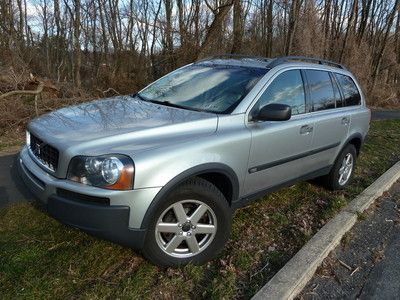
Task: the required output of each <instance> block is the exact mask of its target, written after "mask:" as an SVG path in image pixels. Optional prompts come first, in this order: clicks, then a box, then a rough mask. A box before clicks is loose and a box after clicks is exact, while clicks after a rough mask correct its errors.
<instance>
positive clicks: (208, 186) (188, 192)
mask: <svg viewBox="0 0 400 300" xmlns="http://www.w3.org/2000/svg"><path fill="white" fill-rule="evenodd" d="M182 208H183V210H182ZM154 211H155V213H154V214H153V216H152V219H151V220H150V223H149V227H148V229H147V233H146V239H145V242H144V247H143V250H142V253H143V255H144V256H145V257H146V258H147V259H148V260H150V261H151V262H152V263H154V264H156V265H159V266H165V267H168V266H180V265H185V264H188V263H193V264H202V263H205V262H207V261H209V260H211V259H212V258H213V257H215V256H216V255H217V254H218V253H219V252H220V251H221V250H222V249H223V247H224V245H225V243H226V241H227V240H228V238H229V235H230V230H231V220H232V211H231V208H230V207H229V205H228V201H227V200H226V199H225V197H224V195H223V194H222V193H221V191H220V190H219V189H218V188H217V187H216V186H214V185H213V184H212V183H210V182H208V181H206V180H204V179H202V178H199V177H195V178H193V179H189V180H187V181H186V182H184V183H182V184H181V185H179V186H178V187H177V188H176V189H174V190H173V191H172V192H171V193H170V194H169V195H168V196H167V197H166V198H165V199H163V201H160V203H159V204H158V205H157V206H156V207H155V210H154ZM195 212H196V213H195ZM183 214H184V215H183ZM199 218H200V219H199ZM197 219H199V220H197ZM204 232H207V233H204ZM196 244H197V246H196ZM176 245H177V246H176Z"/></svg>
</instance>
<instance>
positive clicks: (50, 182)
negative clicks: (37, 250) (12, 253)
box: [18, 147, 161, 249]
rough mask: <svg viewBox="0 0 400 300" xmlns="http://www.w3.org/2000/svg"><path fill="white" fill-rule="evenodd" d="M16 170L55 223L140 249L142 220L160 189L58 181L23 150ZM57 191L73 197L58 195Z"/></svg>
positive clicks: (142, 234) (143, 232)
mask: <svg viewBox="0 0 400 300" xmlns="http://www.w3.org/2000/svg"><path fill="white" fill-rule="evenodd" d="M18 169H19V173H20V175H21V178H22V180H23V181H24V183H25V184H26V186H27V187H28V188H29V190H30V191H31V192H32V193H33V194H34V195H35V196H36V197H37V198H38V199H39V200H40V202H42V203H43V204H44V205H45V206H46V207H47V210H48V212H49V214H50V215H51V216H53V217H54V218H55V219H57V220H59V221H61V222H62V223H65V224H68V225H71V226H73V227H77V228H80V229H82V230H84V231H87V232H89V233H91V234H93V235H95V236H98V237H101V238H104V239H107V240H111V241H114V242H117V243H119V244H123V245H126V246H129V247H132V248H135V249H140V248H141V247H142V245H143V241H144V236H145V228H141V225H142V220H143V217H144V215H145V213H146V211H147V209H148V207H149V206H150V204H151V202H152V200H153V199H154V197H155V196H156V194H157V193H158V192H159V190H160V189H161V188H148V189H140V190H131V191H113V190H105V189H101V188H96V187H91V186H86V185H83V184H79V183H75V182H72V181H69V180H65V179H58V178H55V177H53V176H51V175H50V174H48V173H46V172H45V171H44V170H43V169H42V168H40V167H39V166H38V165H37V164H36V163H35V162H34V161H33V160H32V158H31V157H30V154H29V153H28V150H27V148H26V147H25V148H24V149H23V150H22V151H21V153H20V157H19V160H18ZM60 190H63V191H70V192H72V193H59V191H60ZM74 195H83V196H88V197H93V198H95V197H97V198H102V199H107V200H109V204H98V203H93V202H91V201H83V200H82V197H75V196H74Z"/></svg>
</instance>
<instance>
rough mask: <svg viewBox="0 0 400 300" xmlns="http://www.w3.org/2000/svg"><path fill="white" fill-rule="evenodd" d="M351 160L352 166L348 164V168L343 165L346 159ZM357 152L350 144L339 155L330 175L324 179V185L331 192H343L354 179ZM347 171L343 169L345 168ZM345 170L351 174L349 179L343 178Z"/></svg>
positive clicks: (348, 176)
mask: <svg viewBox="0 0 400 300" xmlns="http://www.w3.org/2000/svg"><path fill="white" fill-rule="evenodd" d="M349 157H350V159H351V166H349V164H347V165H346V166H347V167H348V168H347V169H346V167H345V166H344V165H343V164H344V160H345V159H349ZM356 158H357V151H356V148H355V147H354V146H353V145H352V144H348V145H347V146H346V147H344V148H343V150H342V151H341V152H340V153H339V155H338V157H337V158H336V160H335V163H334V165H333V167H332V169H331V171H330V172H329V174H328V175H327V176H326V177H325V178H324V181H323V183H324V185H325V187H327V188H328V189H330V190H342V189H344V188H345V187H346V186H347V185H348V184H349V182H350V181H351V179H352V178H353V174H354V168H355V165H356ZM342 167H343V168H345V169H343V168H342ZM344 170H348V172H349V174H348V175H347V178H343V177H342V178H341V175H342V173H343V171H344ZM341 179H342V180H341Z"/></svg>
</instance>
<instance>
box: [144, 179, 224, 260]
mask: <svg viewBox="0 0 400 300" xmlns="http://www.w3.org/2000/svg"><path fill="white" fill-rule="evenodd" d="M181 200H198V201H201V202H203V203H205V204H207V205H208V206H209V207H210V208H211V209H212V210H213V211H214V214H215V216H216V219H217V232H216V235H215V236H214V239H213V240H212V242H211V243H210V245H208V247H207V248H206V249H204V250H203V251H201V252H200V253H199V254H197V255H195V256H192V257H188V258H177V257H173V256H169V255H167V254H166V253H165V252H164V251H163V250H162V249H160V247H159V245H158V243H157V241H156V237H155V227H156V224H157V221H158V219H159V217H160V216H161V214H162V213H163V212H164V211H165V210H166V209H167V208H168V207H170V206H171V205H172V204H174V203H175V202H178V201H181ZM231 219H232V212H231V208H230V207H229V205H228V203H227V201H226V199H225V197H224V196H223V195H222V193H221V192H220V191H219V190H218V189H217V188H216V187H215V186H214V185H212V184H211V183H209V182H208V181H206V180H202V179H200V180H197V179H196V180H193V181H192V180H191V181H187V182H185V183H183V184H181V185H180V186H179V187H178V188H176V189H175V190H173V191H172V192H171V193H169V194H168V195H167V196H166V197H165V198H164V199H161V200H160V201H159V203H158V204H157V206H156V208H155V210H154V214H153V215H152V216H151V221H150V222H149V227H148V229H147V233H146V239H145V244H144V248H143V254H144V255H145V256H146V257H147V258H148V259H150V260H151V261H152V262H154V263H155V264H157V265H161V266H177V265H184V264H187V263H193V264H201V263H203V262H206V261H208V260H210V259H211V258H213V257H214V256H215V255H216V254H217V253H218V252H219V250H221V249H222V248H223V246H224V244H225V242H226V240H227V239H228V238H229V234H230V228H231Z"/></svg>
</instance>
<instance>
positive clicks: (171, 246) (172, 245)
mask: <svg viewBox="0 0 400 300" xmlns="http://www.w3.org/2000/svg"><path fill="white" fill-rule="evenodd" d="M183 239H184V238H183V236H181V235H175V236H174V237H173V238H172V239H171V240H170V241H169V243H168V244H167V246H166V247H165V251H167V252H168V253H172V252H174V250H175V249H176V248H178V246H179V245H180V244H181V243H182V241H183Z"/></svg>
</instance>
